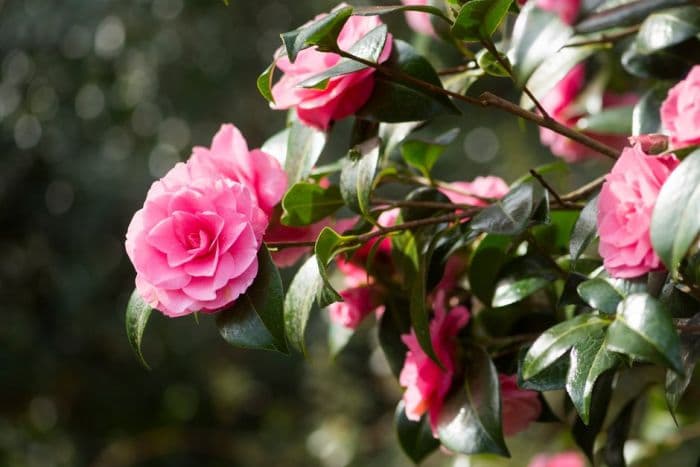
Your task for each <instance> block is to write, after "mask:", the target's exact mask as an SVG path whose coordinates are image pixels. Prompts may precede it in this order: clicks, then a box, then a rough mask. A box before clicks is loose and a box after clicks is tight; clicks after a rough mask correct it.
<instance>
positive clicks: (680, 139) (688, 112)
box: [661, 65, 700, 147]
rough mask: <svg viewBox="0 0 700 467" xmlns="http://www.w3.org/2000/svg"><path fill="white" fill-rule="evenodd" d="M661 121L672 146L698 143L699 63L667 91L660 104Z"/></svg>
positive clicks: (699, 126)
mask: <svg viewBox="0 0 700 467" xmlns="http://www.w3.org/2000/svg"><path fill="white" fill-rule="evenodd" d="M661 123H662V124H663V126H664V128H666V130H667V131H668V134H669V136H670V137H671V144H672V145H673V147H682V146H690V145H693V144H700V65H695V66H694V67H693V68H692V70H690V73H688V76H687V77H686V78H685V79H684V80H683V81H681V82H680V83H678V84H676V85H675V86H674V87H672V88H671V90H670V91H669V92H668V96H667V97H666V100H665V101H664V102H663V104H662V105H661Z"/></svg>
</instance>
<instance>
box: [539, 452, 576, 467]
mask: <svg viewBox="0 0 700 467" xmlns="http://www.w3.org/2000/svg"><path fill="white" fill-rule="evenodd" d="M528 467H586V461H585V460H584V459H583V456H582V455H581V454H579V453H577V452H575V451H569V452H562V453H559V454H554V455H550V454H538V455H537V456H535V457H534V458H533V459H532V460H531V461H530V463H529V464H528Z"/></svg>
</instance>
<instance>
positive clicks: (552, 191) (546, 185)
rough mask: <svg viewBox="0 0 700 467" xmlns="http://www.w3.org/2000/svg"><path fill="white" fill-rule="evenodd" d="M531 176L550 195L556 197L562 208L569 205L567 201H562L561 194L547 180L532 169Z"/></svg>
mask: <svg viewBox="0 0 700 467" xmlns="http://www.w3.org/2000/svg"><path fill="white" fill-rule="evenodd" d="M530 175H532V176H533V177H535V178H536V179H537V181H538V182H540V184H541V185H542V186H543V187H544V189H545V190H547V191H548V192H549V194H550V195H552V196H554V199H555V200H556V201H557V203H559V205H560V206H568V205H569V203H567V202H566V201H564V200H562V199H561V197H560V196H559V193H557V191H556V190H555V189H554V187H552V185H550V184H549V183H548V182H547V180H545V179H544V177H543V176H542V175H541V174H540V173H539V172H538V171H536V170H535V169H530Z"/></svg>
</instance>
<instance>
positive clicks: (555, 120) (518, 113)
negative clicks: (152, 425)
mask: <svg viewBox="0 0 700 467" xmlns="http://www.w3.org/2000/svg"><path fill="white" fill-rule="evenodd" d="M391 14H405V18H406V20H407V21H408V24H409V25H410V26H411V27H412V28H413V29H414V30H415V32H416V34H421V35H427V36H433V39H432V40H434V41H441V42H443V43H444V46H445V47H447V48H453V49H454V50H455V56H459V57H461V58H460V59H459V60H458V61H456V62H455V63H453V64H451V65H450V66H449V67H444V66H443V67H442V68H441V69H437V68H438V67H436V66H434V65H433V64H432V63H433V61H434V59H433V57H431V56H426V55H424V54H421V53H419V52H418V51H417V50H415V49H414V48H413V47H412V46H411V45H409V44H408V43H406V42H403V41H401V40H398V39H396V38H395V37H394V36H393V35H392V33H391V32H390V31H389V29H388V27H387V25H386V24H385V23H384V22H383V18H384V17H385V15H391ZM281 33H282V34H281V39H282V44H281V46H280V48H279V49H278V50H277V52H276V53H275V55H274V57H271V64H270V66H269V67H268V68H267V70H265V71H264V72H263V73H262V74H261V75H260V78H259V79H258V83H257V86H258V89H259V90H260V93H261V94H262V97H264V98H265V99H267V100H268V101H269V104H270V108H271V109H273V110H285V111H288V119H287V125H286V127H285V128H283V129H281V130H280V131H279V132H278V133H275V134H273V135H271V136H270V138H269V140H268V141H267V142H265V144H263V146H262V147H261V148H259V149H250V148H249V147H248V144H247V142H246V138H245V136H244V135H243V134H241V132H240V131H239V130H238V129H237V128H236V126H234V125H233V124H228V123H226V124H223V125H222V126H221V128H220V130H219V131H218V132H217V133H216V134H215V135H214V136H213V139H212V142H211V144H210V146H209V147H195V148H193V150H192V153H191V156H190V157H189V160H187V161H186V162H182V163H178V164H177V165H175V167H173V168H172V169H171V170H170V171H169V172H168V173H167V174H166V175H165V176H164V177H163V178H162V179H160V180H158V181H156V182H154V183H153V185H152V186H151V188H150V190H149V191H148V194H147V195H146V200H145V202H144V205H143V208H142V209H140V210H139V211H138V212H136V214H135V215H134V217H133V219H132V221H131V223H130V225H129V227H128V232H127V234H126V251H127V253H128V255H129V258H130V259H131V261H132V263H133V265H134V268H135V270H136V290H135V291H134V293H133V295H132V296H131V299H130V301H129V304H128V307H127V311H126V328H127V334H128V337H129V340H130V342H131V344H132V345H133V347H134V349H135V350H136V353H137V355H138V357H139V358H140V359H141V361H142V362H143V363H144V364H146V362H145V360H144V358H143V355H142V353H141V341H142V337H143V333H144V329H145V327H146V323H147V321H148V319H149V316H150V315H151V313H152V311H153V310H157V311H159V312H161V313H163V314H164V315H166V316H169V317H173V318H176V317H183V316H187V315H191V314H197V313H206V314H215V319H216V323H217V326H218V329H219V331H220V334H221V337H223V339H225V340H226V341H227V342H229V343H230V344H232V345H234V346H238V347H244V348H252V349H265V350H275V351H279V352H282V353H289V352H291V351H299V352H302V353H303V352H304V351H305V344H304V334H305V329H306V327H307V322H308V321H309V319H316V318H315V316H316V315H317V314H318V313H319V311H314V310H316V309H319V310H320V313H327V316H328V320H327V322H328V323H329V331H328V334H329V336H330V344H331V347H332V351H333V352H339V351H341V350H342V347H343V346H344V344H345V343H346V342H347V341H348V339H349V338H350V337H351V336H352V334H353V332H354V330H355V329H356V328H358V326H359V325H360V324H361V323H364V322H368V323H369V324H367V326H374V327H375V328H376V334H377V336H378V342H379V346H380V347H381V349H382V351H383V353H384V356H385V357H386V361H387V362H388V365H389V367H390V368H391V371H392V372H393V373H394V375H395V377H396V379H397V383H398V385H400V386H401V387H402V388H403V390H404V393H403V398H402V400H401V401H399V402H398V405H397V408H396V414H395V420H396V429H397V432H398V440H399V442H400V444H401V447H402V448H403V450H404V451H405V452H406V454H407V455H408V456H409V457H410V458H411V459H412V460H413V461H415V462H420V461H421V460H422V459H423V458H424V457H425V456H426V455H428V454H429V453H431V452H432V451H434V450H435V449H438V448H439V447H440V446H442V447H443V450H444V451H445V452H447V453H449V452H456V453H462V454H466V455H471V454H477V453H492V454H497V455H500V456H509V455H510V453H509V450H508V448H507V446H506V443H505V441H504V437H508V436H511V435H513V434H516V433H518V432H521V431H523V430H526V429H527V427H528V425H529V424H530V423H531V422H534V421H558V422H560V423H561V422H563V423H562V424H561V426H565V427H568V428H569V429H570V430H571V433H572V435H573V439H574V440H575V441H576V443H577V444H578V445H579V446H580V448H581V451H582V452H583V453H584V454H585V455H586V456H587V457H588V458H589V459H590V461H591V462H592V463H594V464H606V465H610V466H620V465H625V456H624V451H623V448H624V446H625V441H626V439H627V436H628V432H629V429H630V425H631V422H632V419H633V416H634V414H635V412H638V411H640V410H644V405H643V404H639V403H638V401H640V400H642V397H643V395H644V393H645V391H646V389H647V388H648V387H649V386H652V385H661V386H663V387H664V388H665V393H666V399H667V404H668V410H669V411H671V412H672V413H673V412H674V411H675V410H676V408H677V405H678V403H679V401H680V400H681V399H682V397H683V395H684V392H685V391H686V389H687V388H688V386H689V384H690V382H691V377H692V375H693V369H694V366H695V362H696V360H697V358H698V357H699V356H700V340H698V338H697V336H698V335H700V318H699V317H700V314H698V312H700V241H699V240H698V238H699V237H698V234H700V150H699V149H696V148H697V147H698V145H700V65H696V63H700V5H699V4H698V2H696V1H678V0H675V1H674V0H637V1H629V0H627V1H621V0H598V1H595V0H557V1H554V0H530V1H528V2H520V1H518V2H514V1H512V0H445V1H443V2H431V1H427V0H423V1H418V0H414V1H404V4H402V5H394V6H374V7H366V6H365V7H353V6H350V5H347V4H340V5H338V6H337V7H335V8H334V9H333V10H332V11H329V12H326V13H321V14H319V15H318V16H317V17H315V18H313V19H311V20H310V21H308V22H307V23H306V24H304V25H302V26H300V27H299V28H297V29H295V30H293V31H288V32H282V31H281ZM484 77H490V79H489V80H487V81H485V83H493V82H494V81H493V77H497V78H500V79H502V80H504V81H506V80H507V81H509V82H510V83H512V86H513V88H514V89H515V90H516V91H518V93H519V95H520V96H521V97H520V99H519V102H518V101H514V100H512V99H506V98H504V97H501V96H499V95H497V93H495V92H489V91H486V92H480V93H475V92H472V91H471V89H470V88H471V86H472V85H473V84H474V83H476V82H478V81H479V80H481V79H482V78H484ZM481 87H483V85H482V86H481ZM456 103H459V106H457V105H456ZM470 106H476V107H480V108H486V109H492V111H493V112H500V113H501V116H502V118H504V119H508V118H513V119H520V120H521V121H522V122H523V123H526V124H534V125H537V126H538V127H539V135H540V140H541V142H542V144H543V145H545V146H547V147H548V148H549V150H550V151H551V153H552V154H553V155H554V156H556V157H558V158H560V159H561V160H558V161H556V162H554V163H552V164H549V165H545V166H541V167H534V168H532V170H530V171H529V172H528V173H525V174H523V176H522V177H521V178H519V179H518V180H516V181H514V182H512V183H510V184H508V183H506V182H505V181H504V180H502V179H500V178H498V177H495V176H485V177H477V178H475V179H473V180H471V181H462V180H439V179H437V178H435V177H434V176H433V172H432V169H433V167H434V165H435V164H436V162H437V161H438V159H439V158H440V156H441V154H442V153H443V152H444V151H445V149H446V148H447V147H448V146H449V145H450V144H451V143H452V142H453V140H455V137H456V135H457V132H456V131H448V132H446V133H443V134H441V135H439V136H438V137H436V138H435V139H432V140H426V139H421V138H419V137H416V136H415V131H417V130H419V129H422V128H425V127H429V126H430V125H431V123H432V122H433V121H434V119H435V118H437V117H440V116H442V115H445V114H459V113H460V112H461V111H467V112H468V110H469V108H470ZM460 109H461V110H460ZM343 119H351V120H352V121H353V122H354V123H353V128H352V134H351V141H350V143H349V145H348V148H347V152H346V153H344V154H339V155H338V156H337V158H336V160H335V161H333V162H332V163H330V164H327V165H319V164H317V162H318V160H319V156H320V154H321V152H322V151H323V149H324V145H325V144H326V141H327V139H328V136H329V134H330V133H331V132H333V129H334V124H335V122H337V121H339V120H343ZM475 150H476V151H478V150H479V148H475ZM508 157H512V158H517V157H518V155H517V154H511V155H508ZM584 160H587V161H589V162H588V163H587V164H588V165H589V166H590V165H597V166H599V167H600V170H601V171H602V170H604V171H606V173H605V175H603V176H602V177H600V178H597V179H594V180H591V181H590V182H588V183H586V184H584V185H583V186H580V187H578V188H576V189H574V190H573V191H570V192H568V193H564V192H558V191H557V190H556V189H555V188H554V187H553V185H552V184H551V183H550V182H549V181H548V177H549V175H550V174H551V173H552V172H553V171H554V170H558V169H559V168H561V166H562V165H565V164H569V165H571V167H572V170H574V171H575V170H576V165H577V164H579V163H580V162H581V161H584ZM396 193H400V195H398V196H397V195H396ZM279 268H290V269H291V270H292V274H291V275H290V277H292V276H293V279H291V281H290V282H289V284H283V282H282V280H281V276H280V272H279ZM363 327H364V325H363ZM630 381H632V382H633V383H632V384H630ZM623 383H624V384H623ZM564 393H565V394H566V398H562V397H560V398H559V399H556V398H554V397H552V395H553V394H560V395H561V394H564ZM612 400H617V403H616V404H612V403H611V401H612ZM557 401H558V402H557ZM620 401H622V402H620ZM584 462H585V460H584V458H583V457H582V456H581V455H579V454H578V453H576V452H569V453H562V454H560V455H557V456H553V457H546V456H545V457H540V458H537V459H536V460H535V461H533V464H532V465H537V466H556V465H559V466H563V465H567V466H576V465H584Z"/></svg>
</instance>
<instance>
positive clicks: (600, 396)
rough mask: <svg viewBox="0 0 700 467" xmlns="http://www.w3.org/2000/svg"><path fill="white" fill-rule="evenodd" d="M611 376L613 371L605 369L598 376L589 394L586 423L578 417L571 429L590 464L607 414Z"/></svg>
mask: <svg viewBox="0 0 700 467" xmlns="http://www.w3.org/2000/svg"><path fill="white" fill-rule="evenodd" d="M613 376H614V372H612V371H607V372H605V373H603V374H602V375H601V376H600V377H599V378H598V381H596V383H595V385H594V387H593V394H592V396H591V404H590V410H589V413H590V415H589V422H588V425H586V424H585V423H583V421H582V420H581V418H578V419H577V420H576V422H575V423H574V427H573V429H572V430H571V434H572V435H573V436H574V440H575V441H576V444H578V445H579V447H580V448H581V450H582V451H583V452H584V454H586V456H587V457H588V459H589V460H590V461H591V464H593V463H594V456H593V447H594V446H595V440H596V438H597V437H598V434H599V433H600V431H601V429H602V428H603V422H604V421H605V417H606V415H607V414H608V408H609V406H610V399H611V397H612V381H613Z"/></svg>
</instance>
